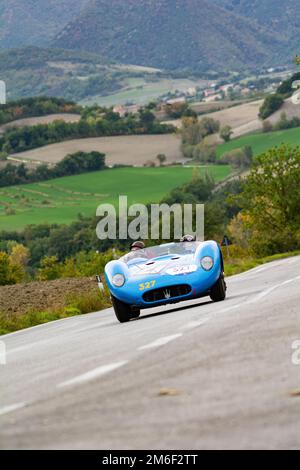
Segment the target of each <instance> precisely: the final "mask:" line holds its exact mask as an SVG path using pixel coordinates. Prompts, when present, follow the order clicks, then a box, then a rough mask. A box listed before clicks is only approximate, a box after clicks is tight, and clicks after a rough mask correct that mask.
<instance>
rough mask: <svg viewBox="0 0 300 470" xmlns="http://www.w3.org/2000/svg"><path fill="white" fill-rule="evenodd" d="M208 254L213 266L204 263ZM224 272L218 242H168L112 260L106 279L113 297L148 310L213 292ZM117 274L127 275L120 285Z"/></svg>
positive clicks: (106, 268) (106, 270)
mask: <svg viewBox="0 0 300 470" xmlns="http://www.w3.org/2000/svg"><path fill="white" fill-rule="evenodd" d="M207 257H209V258H211V259H212V260H213V265H212V267H211V268H210V269H205V268H204V267H203V266H202V264H201V260H203V259H204V258H207ZM223 271H224V265H223V258H222V253H221V250H220V247H219V245H218V244H217V243H216V242H215V241H205V242H192V243H168V244H164V245H159V246H157V247H152V248H151V247H150V248H146V249H145V250H139V251H137V252H135V253H133V254H131V253H129V254H128V255H126V256H125V257H123V258H120V259H119V260H116V261H111V262H109V263H108V264H107V265H106V267H105V278H106V282H107V285H108V288H109V290H110V292H111V294H112V296H113V297H115V298H116V299H118V300H119V301H121V302H123V303H125V304H127V305H130V306H133V307H136V308H139V309H145V308H150V307H156V306H159V305H165V304H168V303H175V302H180V301H184V300H189V299H195V298H198V297H203V296H205V295H209V291H210V289H211V288H212V287H213V286H214V285H215V284H216V282H217V281H218V279H219V278H220V276H222V275H223ZM116 275H122V276H124V284H123V285H122V286H120V287H117V286H116V285H114V282H113V278H114V276H116Z"/></svg>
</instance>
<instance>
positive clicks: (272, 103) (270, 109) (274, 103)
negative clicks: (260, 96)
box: [259, 93, 284, 119]
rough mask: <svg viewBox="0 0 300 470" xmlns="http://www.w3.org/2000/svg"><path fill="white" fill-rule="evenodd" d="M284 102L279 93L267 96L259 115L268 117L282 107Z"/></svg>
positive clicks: (262, 117)
mask: <svg viewBox="0 0 300 470" xmlns="http://www.w3.org/2000/svg"><path fill="white" fill-rule="evenodd" d="M283 103H284V99H283V97H282V96H281V95H279V94H278V93H275V94H274V95H269V96H267V97H266V99H265V101H264V102H263V104H262V105H261V107H260V108H259V117H260V118H261V119H266V118H268V117H269V116H271V114H273V113H275V111H277V110H278V109H279V108H281V106H282V105H283Z"/></svg>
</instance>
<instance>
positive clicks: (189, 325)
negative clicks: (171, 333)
mask: <svg viewBox="0 0 300 470" xmlns="http://www.w3.org/2000/svg"><path fill="white" fill-rule="evenodd" d="M209 320H210V318H202V320H199V321H191V322H189V323H187V324H186V325H184V326H183V328H182V329H183V330H190V329H192V328H197V327H198V326H201V325H204V323H207V322H208V321H209Z"/></svg>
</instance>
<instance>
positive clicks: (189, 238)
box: [180, 235, 196, 242]
mask: <svg viewBox="0 0 300 470" xmlns="http://www.w3.org/2000/svg"><path fill="white" fill-rule="evenodd" d="M180 241H181V242H195V241H196V237H195V236H194V235H184V236H183V237H182V238H181V239H180Z"/></svg>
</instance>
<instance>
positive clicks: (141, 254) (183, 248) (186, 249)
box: [120, 242, 201, 264]
mask: <svg viewBox="0 0 300 470" xmlns="http://www.w3.org/2000/svg"><path fill="white" fill-rule="evenodd" d="M200 244H201V242H181V243H166V244H164V245H159V246H151V247H149V248H144V249H142V250H136V251H131V252H130V253H128V254H127V255H125V256H122V258H120V261H123V262H124V263H126V264H136V263H144V262H145V261H150V260H153V261H154V260H160V259H163V258H172V257H174V256H178V257H180V256H183V255H192V254H194V253H195V252H196V250H197V248H198V246H199V245H200Z"/></svg>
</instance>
